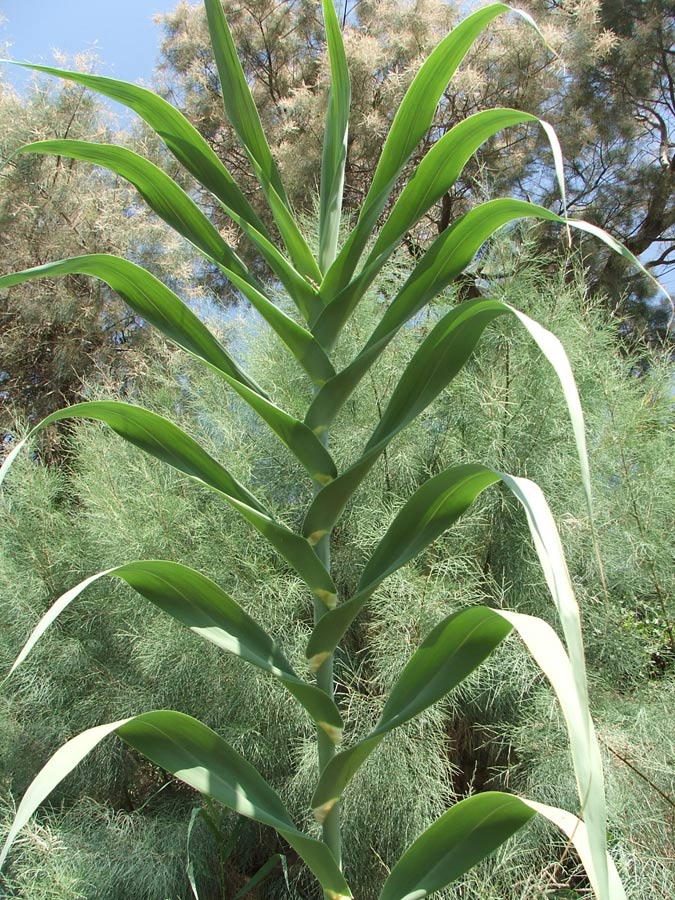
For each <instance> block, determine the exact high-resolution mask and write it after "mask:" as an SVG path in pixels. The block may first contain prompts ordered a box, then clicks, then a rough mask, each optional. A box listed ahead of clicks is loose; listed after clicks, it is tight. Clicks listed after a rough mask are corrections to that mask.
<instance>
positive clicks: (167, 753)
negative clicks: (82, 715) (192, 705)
mask: <svg viewBox="0 0 675 900" xmlns="http://www.w3.org/2000/svg"><path fill="white" fill-rule="evenodd" d="M112 732H116V733H117V734H118V735H119V736H120V737H121V738H122V739H123V740H124V741H126V743H127V744H129V745H130V746H131V747H133V748H134V749H135V750H137V751H138V752H139V753H142V754H143V755H144V756H146V757H147V758H148V759H150V760H151V761H152V762H154V763H155V764H156V765H158V766H161V767H162V768H163V769H166V770H167V771H168V772H170V773H171V774H172V775H174V776H175V777H176V778H178V779H179V780H180V781H183V782H184V783H185V784H188V785H189V786H190V787H192V788H194V789H195V790H197V791H199V792H200V793H202V794H205V795H206V796H207V797H211V798H212V799H213V800H216V801H217V802H219V803H222V804H223V805H224V806H227V807H228V808H229V809H232V810H234V811H235V812H238V813H240V814H241V815H243V816H247V817H248V818H250V819H255V820H256V821H258V822H261V823H262V824H264V825H270V826H271V827H272V828H274V829H275V830H276V831H277V832H278V833H279V834H280V835H281V836H282V837H283V838H284V839H285V840H287V841H288V843H289V844H290V845H291V846H292V847H293V848H294V849H295V850H296V851H297V853H298V854H299V856H300V857H301V858H302V859H303V860H304V861H305V862H306V863H307V865H308V866H309V868H310V869H311V871H312V872H313V873H314V875H315V876H316V878H317V879H318V880H319V882H320V883H321V885H322V887H323V888H324V890H326V891H327V892H328V895H329V896H330V897H334V898H349V897H351V896H352V895H351V891H350V890H349V887H348V886H347V883H346V882H345V880H344V877H343V876H342V873H341V872H340V870H339V868H338V866H337V864H336V863H335V860H334V858H333V856H332V854H331V852H330V850H329V849H328V847H327V846H326V845H325V844H324V843H322V842H321V841H317V840H315V839H314V838H310V837H309V836H308V835H306V834H304V833H303V832H301V831H299V830H298V829H297V827H296V826H295V823H294V822H293V820H292V819H291V817H290V814H289V813H288V810H287V809H286V807H285V806H284V804H283V803H282V801H281V799H280V798H279V796H278V794H277V793H276V792H275V791H274V790H272V788H271V787H270V786H269V785H268V784H267V782H266V781H265V780H264V779H263V778H262V776H261V775H260V774H259V772H258V771H257V770H256V769H255V768H254V767H253V766H252V765H251V764H250V763H248V762H247V761H246V760H245V759H244V758H243V756H241V755H240V754H239V753H237V752H236V750H234V749H233V748H232V747H231V746H230V745H229V744H228V743H227V742H226V741H224V740H223V739H222V738H221V737H219V735H217V734H216V733H215V732H214V731H212V730H211V729H210V728H207V726H206V725H203V724H202V723H201V722H199V721H197V720H196V719H193V718H192V717H191V716H186V715H184V714H183V713H179V712H173V711H171V710H155V711H153V712H148V713H143V714H141V715H139V716H134V717H132V718H129V719H122V720H120V721H118V722H111V723H109V724H106V725H99V726H97V727H96V728H90V729H89V730H88V731H84V732H82V734H79V735H77V737H74V738H72V739H71V740H70V741H68V743H66V744H64V746H63V747H61V748H60V749H59V750H57V751H56V753H55V754H54V755H53V756H52V757H51V759H50V760H49V761H48V762H47V764H46V765H45V766H44V767H43V769H42V770H41V771H40V772H39V774H38V775H37V777H36V778H35V779H34V780H33V782H32V783H31V784H30V786H29V788H28V790H27V791H26V793H25V794H24V797H23V800H22V801H21V804H20V806H19V809H18V810H17V814H16V817H15V819H14V822H13V824H12V827H11V829H10V832H9V835H8V837H7V840H6V841H5V845H4V847H3V850H2V853H1V854H0V866H1V865H2V863H3V862H4V860H5V857H6V855H7V853H8V851H9V848H10V847H11V845H12V843H13V842H14V840H15V839H16V837H17V835H18V833H19V832H20V831H21V829H22V828H23V827H24V825H26V823H27V822H28V820H29V819H30V817H31V816H32V815H33V813H34V812H35V811H36V810H37V808H38V807H39V806H40V804H41V803H42V802H43V801H44V800H45V799H46V798H47V797H48V796H49V794H50V793H51V792H52V791H53V790H54V788H55V787H56V786H57V785H58V784H59V783H60V782H61V781H62V780H63V779H64V778H65V777H66V775H68V774H69V773H70V772H72V770H73V769H74V768H75V767H76V766H77V765H78V763H80V762H81V761H82V760H83V759H84V757H85V756H86V755H87V754H88V753H90V752H91V751H92V750H93V749H94V747H96V746H97V745H98V744H99V743H100V742H101V741H102V740H103V739H104V738H105V737H107V736H108V735H109V734H111V733H112Z"/></svg>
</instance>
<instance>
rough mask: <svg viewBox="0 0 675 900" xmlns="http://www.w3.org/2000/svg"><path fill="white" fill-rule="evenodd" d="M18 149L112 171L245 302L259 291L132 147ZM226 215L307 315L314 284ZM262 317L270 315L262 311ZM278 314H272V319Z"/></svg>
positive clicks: (193, 209)
mask: <svg viewBox="0 0 675 900" xmlns="http://www.w3.org/2000/svg"><path fill="white" fill-rule="evenodd" d="M19 152H20V153H42V154H52V155H58V156H66V157H68V158H70V159H77V160H81V161H83V162H88V163H93V164H94V165H98V166H103V167H104V168H106V169H109V170H110V171H111V172H115V174H117V175H120V176H121V177H122V178H125V179H126V180H127V181H129V182H130V183H131V184H133V185H134V187H135V188H136V189H137V190H138V192H139V194H140V195H141V197H142V198H143V199H144V200H145V202H146V203H147V204H148V206H149V207H150V209H152V210H153V211H154V212H155V213H157V215H158V216H159V217H160V218H161V219H162V220H163V221H164V222H166V223H167V225H169V226H170V227H171V228H173V229H174V230H175V231H176V232H178V234H180V235H182V236H183V237H184V238H185V239H186V240H188V241H190V243H191V244H192V245H193V246H194V247H196V248H197V250H199V251H200V252H201V253H203V254H204V255H205V256H206V257H207V259H209V260H211V262H214V263H215V264H216V265H218V266H219V267H220V268H221V269H222V271H223V272H224V273H225V275H227V276H228V278H230V280H231V281H232V282H233V283H234V284H235V285H236V287H238V288H239V289H240V290H241V291H242V293H243V294H244V295H245V296H246V297H247V298H248V299H249V300H251V302H254V297H256V296H257V295H259V294H260V295H264V294H265V291H264V288H263V287H262V285H261V284H260V282H259V281H258V279H257V278H255V277H254V276H253V275H252V274H251V273H250V272H249V271H248V269H247V268H246V266H245V265H244V263H243V262H242V261H241V260H240V259H239V257H238V256H237V255H236V253H235V252H234V251H233V250H232V248H231V247H230V246H229V245H228V244H227V243H226V241H224V240H223V239H222V237H221V236H220V233H219V232H218V231H217V229H216V228H214V226H213V225H212V224H211V222H210V221H209V220H208V218H207V217H206V216H205V215H204V213H203V212H202V211H201V210H200V209H199V207H198V206H197V204H196V203H195V202H194V200H192V198H191V197H190V196H189V195H188V194H187V193H186V192H185V191H184V190H183V189H182V188H181V187H179V185H177V184H176V182H175V181H174V180H173V179H172V178H171V177H170V176H169V175H167V174H166V172H164V171H163V170H162V169H160V168H159V167H158V166H156V165H155V164H154V163H151V162H150V161H149V160H147V159H144V158H143V157H142V156H139V154H138V153H135V152H134V151H132V150H128V149H127V148H126V147H118V146H116V145H114V144H97V143H92V142H90V141H74V140H54V141H37V142H36V143H33V144H26V145H24V146H23V147H21V148H20V151H19ZM230 217H231V218H232V219H233V221H235V222H236V223H237V224H238V225H240V227H241V228H242V230H243V231H244V232H245V233H246V234H247V235H248V237H249V238H250V239H251V240H252V241H253V242H254V243H255V245H256V247H257V248H258V250H259V251H260V253H261V255H262V256H263V258H264V259H265V261H266V262H267V264H268V265H269V266H270V268H271V269H272V271H273V272H274V273H275V274H276V275H277V277H278V278H279V280H280V281H281V283H282V284H283V285H284V287H285V288H286V290H287V292H288V294H289V296H290V297H292V298H293V300H294V301H295V302H296V304H297V306H298V308H299V309H300V311H301V312H302V313H303V315H304V316H305V317H306V318H307V317H309V316H311V315H313V314H314V313H315V312H316V307H317V304H318V303H319V300H318V298H317V294H316V290H315V289H314V288H313V287H312V286H311V285H310V284H309V283H308V282H307V281H306V280H305V279H304V278H303V277H302V276H301V275H300V274H299V273H298V272H297V271H296V270H295V269H294V268H293V266H291V265H290V263H289V262H288V261H287V260H286V259H285V258H284V256H283V255H282V254H281V253H280V252H279V251H278V250H277V248H276V247H275V246H274V244H273V243H272V242H271V241H270V240H268V239H267V238H266V237H265V236H264V235H263V234H261V233H260V232H259V231H257V230H256V229H255V228H254V227H253V226H252V225H250V224H249V223H247V222H246V221H245V220H244V219H243V218H242V217H241V216H239V215H237V214H236V213H234V212H230ZM251 295H253V296H251ZM265 318H266V319H267V320H268V321H270V320H269V318H268V316H265ZM278 318H279V315H278V314H277V316H276V319H277V320H278ZM270 324H271V325H272V326H273V327H274V325H275V322H274V321H271V322H270Z"/></svg>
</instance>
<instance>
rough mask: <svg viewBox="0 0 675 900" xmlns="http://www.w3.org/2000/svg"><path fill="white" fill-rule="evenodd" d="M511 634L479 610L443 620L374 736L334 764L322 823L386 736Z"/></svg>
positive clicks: (320, 808)
mask: <svg viewBox="0 0 675 900" xmlns="http://www.w3.org/2000/svg"><path fill="white" fill-rule="evenodd" d="M510 631H511V625H510V624H508V623H507V622H506V621H505V620H504V619H501V618H500V617H499V616H497V615H496V614H495V613H494V612H493V611H492V610H491V609H486V608H485V607H481V606H476V607H473V608H472V609H465V610H461V611H460V612H456V613H453V614H452V615H450V616H448V617H447V618H445V619H443V621H442V622H440V623H439V624H438V625H437V626H436V627H435V628H434V629H433V630H432V631H431V632H430V634H429V635H427V637H426V638H425V639H424V641H423V642H422V644H421V645H420V646H419V647H418V648H417V650H416V651H415V653H413V655H412V657H411V658H410V660H409V661H408V663H407V665H406V667H405V668H404V670H403V672H402V673H401V675H400V676H399V678H398V680H397V681H396V683H395V685H394V687H393V688H392V691H391V693H390V695H389V697H388V699H387V702H386V704H385V706H384V709H383V710H382V715H381V716H380V718H379V721H378V723H377V725H376V726H375V728H374V729H373V731H371V732H370V734H368V735H367V736H366V737H365V738H363V739H362V740H360V741H359V742H358V743H356V744H354V745H353V746H352V747H349V748H348V749H347V750H343V751H342V752H341V753H338V754H337V756H334V757H333V759H331V760H330V762H329V763H328V765H327V766H326V768H325V769H324V770H323V771H322V773H321V777H320V779H319V783H318V785H317V787H316V790H315V791H314V796H313V797H312V808H313V810H314V815H315V816H316V818H317V819H318V820H319V821H323V819H324V818H325V817H326V815H327V814H328V813H329V812H330V810H331V809H332V808H333V806H334V805H335V804H336V803H337V801H338V800H339V799H340V797H341V795H342V793H343V791H344V789H345V788H346V787H347V785H348V784H349V782H350V781H351V779H352V778H353V777H354V775H355V774H356V772H357V771H358V769H359V768H360V767H361V765H363V763H364V762H365V760H366V759H367V758H368V757H369V756H370V754H371V753H372V752H373V751H374V750H375V748H376V747H377V746H378V744H379V743H380V742H381V741H382V739H383V738H384V736H385V735H386V734H388V732H390V731H392V730H393V729H394V728H398V726H399V725H403V724H405V722H409V721H410V719H412V718H413V717H414V716H416V715H417V714H418V713H420V712H422V711H423V710H425V709H427V708H428V707H429V706H431V705H432V704H434V703H436V702H437V701H438V700H440V699H442V698H443V697H444V696H445V695H446V694H448V693H449V692H450V691H451V690H452V689H453V688H454V687H456V686H457V685H458V684H459V683H460V682H461V681H462V680H463V679H464V678H466V676H467V675H469V674H470V673H471V672H473V671H474V669H476V668H477V667H478V666H479V665H480V664H481V663H482V662H483V660H485V659H486V658H487V657H488V656H489V655H490V653H491V652H492V651H493V650H494V648H495V647H496V646H498V644H499V643H501V641H502V640H503V639H504V638H505V637H506V636H507V634H508V633H509V632H510Z"/></svg>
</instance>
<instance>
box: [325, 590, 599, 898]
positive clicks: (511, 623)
mask: <svg viewBox="0 0 675 900" xmlns="http://www.w3.org/2000/svg"><path fill="white" fill-rule="evenodd" d="M511 628H514V629H515V630H516V631H517V632H518V633H519V635H520V637H521V638H522V640H523V642H524V643H525V645H526V647H527V649H528V650H529V652H530V654H531V655H532V657H533V658H534V660H535V662H536V663H537V664H538V665H539V667H540V668H541V670H542V672H543V673H544V674H545V675H546V677H547V678H548V680H549V682H550V683H551V686H552V687H553V689H554V691H555V694H556V696H557V698H558V702H559V703H560V707H561V709H562V712H563V716H564V718H565V724H566V727H567V732H568V735H569V739H570V745H571V748H572V759H573V763H574V771H575V774H576V778H577V787H578V793H579V799H580V805H581V808H582V809H583V810H585V811H586V812H585V815H586V816H588V815H589V802H592V798H593V795H597V793H598V791H599V792H600V793H602V790H603V789H602V784H603V774H602V761H601V758H600V753H599V748H598V743H597V740H596V737H595V732H594V729H593V724H592V721H591V718H590V713H589V710H588V705H587V700H586V698H585V692H581V693H580V690H579V685H578V682H577V679H576V678H575V675H574V673H573V671H572V666H571V664H570V660H569V657H568V656H567V653H566V652H565V649H564V647H563V645H562V643H561V641H560V638H559V637H558V636H557V634H556V633H555V632H554V631H553V629H552V628H551V626H550V625H549V624H548V623H546V622H544V621H543V620H541V619H538V618H535V617H533V616H527V615H522V614H519V613H512V612H508V611H505V610H499V609H488V608H486V607H472V608H470V609H465V610H461V611H459V612H456V613H452V614H451V615H450V616H447V617H446V618H445V619H443V621H442V622H440V623H439V624H438V625H437V626H436V627H435V628H434V629H433V630H432V631H431V633H430V634H429V635H428V637H427V638H426V639H425V640H424V641H423V643H422V644H421V645H420V647H419V648H418V649H417V650H416V651H415V653H414V654H413V655H412V657H411V658H410V661H409V662H408V664H407V665H406V667H405V668H404V670H403V672H402V673H401V675H400V676H399V678H398V680H397V682H396V683H395V685H394V687H393V689H392V691H391V694H390V696H389V699H388V700H387V703H386V705H385V707H384V709H383V711H382V715H381V716H380V719H379V721H378V723H377V725H376V726H375V728H374V729H373V731H372V732H371V733H370V734H369V735H367V736H366V737H365V738H364V739H363V740H361V741H359V742H358V743H357V744H355V745H354V746H353V747H350V748H348V749H347V750H343V751H342V752H341V753H339V754H338V755H337V756H335V757H334V758H333V759H332V760H331V761H330V762H329V763H328V765H327V766H326V767H325V769H324V770H323V772H322V773H321V778H320V780H319V783H318V785H317V788H316V791H315V793H314V797H313V798H312V806H313V807H314V812H315V815H316V816H317V818H319V820H321V819H322V818H323V817H324V816H325V815H326V814H327V813H328V812H329V811H330V809H332V807H333V806H334V805H335V803H336V802H337V801H338V799H339V798H340V796H341V794H342V792H343V791H344V789H345V787H346V786H347V784H348V783H349V781H350V780H351V779H352V778H353V777H354V774H355V773H356V771H357V770H358V768H359V767H360V766H361V765H362V764H363V762H364V761H365V760H366V759H367V758H368V756H369V755H370V754H371V753H372V752H373V750H374V749H375V748H376V747H377V746H378V744H379V743H380V742H381V741H382V739H383V737H384V736H385V734H387V733H388V732H389V731H391V730H392V729H394V728H396V727H398V726H399V725H403V724H404V723H405V722H407V721H409V720H410V719H411V718H412V717H413V716H415V715H417V714H418V713H419V712H421V711H422V710H424V709H426V708H427V707H429V706H430V705H431V704H432V703H436V702H437V701H438V700H440V699H441V698H442V697H444V696H445V695H446V694H447V693H448V692H449V691H450V690H452V689H453V688H454V687H456V686H457V685H458V684H459V683H460V682H461V681H462V680H463V679H464V678H466V676H467V675H469V674H470V673H471V672H472V671H473V670H474V669H475V668H476V667H477V666H478V665H479V664H480V663H481V662H482V661H483V660H484V659H486V658H487V656H488V655H489V654H490V653H491V652H492V650H493V649H494V648H495V647H496V646H497V645H498V644H499V643H500V642H501V640H503V639H504V638H505V637H506V636H507V634H508V633H509V631H510V630H511ZM573 818H574V817H573ZM588 824H589V826H590V832H588V833H589V834H590V837H589V840H588V852H587V853H586V854H585V856H584V865H585V866H586V869H587V871H588V874H589V879H590V881H591V883H592V884H593V886H594V889H595V891H596V894H597V896H598V897H602V898H605V897H607V898H610V897H612V896H613V895H611V894H607V893H606V883H605V881H604V880H603V879H605V878H606V876H607V872H606V850H605V845H606V838H605V831H604V818H603V819H602V820H601V821H600V822H598V821H597V820H593V817H592V816H590V817H589V820H588Z"/></svg>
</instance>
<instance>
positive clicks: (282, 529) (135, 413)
mask: <svg viewBox="0 0 675 900" xmlns="http://www.w3.org/2000/svg"><path fill="white" fill-rule="evenodd" d="M77 417H81V418H87V419H95V420H98V421H100V422H104V423H105V424H106V425H108V426H110V428H112V429H113V431H116V432H117V434H119V435H120V436H121V437H123V438H124V439H125V440H127V441H129V442H130V443H132V444H135V445H136V446H137V447H140V448H141V449H142V450H144V451H145V452H146V453H148V454H150V456H154V457H156V458H157V459H160V460H162V461H163V462H165V463H168V464H169V465H170V466H173V467H174V468H175V469H178V471H180V472H183V473H184V474H185V475H188V476H190V477H191V478H193V479H195V480H196V481H198V482H200V483H201V484H203V485H205V486H206V487H209V488H211V489H212V490H215V491H217V492H218V493H219V494H221V495H222V496H223V497H225V498H226V500H227V501H228V502H229V503H230V504H231V505H232V506H233V507H234V508H235V509H237V510H238V512H239V513H240V514H241V515H242V516H243V517H244V518H245V519H246V520H247V521H248V522H249V523H250V524H251V525H253V527H254V528H256V529H257V530H258V531H259V532H260V534H262V535H263V536H264V537H265V538H267V540H268V541H269V543H270V544H271V545H272V546H273V547H274V548H275V549H276V550H277V551H278V552H279V553H280V554H281V556H283V558H284V559H285V560H286V561H287V562H288V563H289V564H290V565H291V566H292V567H293V568H294V569H295V570H296V572H298V574H299V575H300V577H301V578H302V579H303V580H304V581H305V583H306V584H307V586H308V587H309V588H310V590H311V591H312V592H314V593H315V594H316V596H318V597H320V598H321V599H322V600H323V602H325V603H327V604H328V605H330V604H331V603H332V602H334V598H335V585H334V584H333V581H332V579H331V577H330V575H329V574H328V572H327V571H326V569H325V567H324V566H323V564H322V563H321V561H320V560H319V558H318V556H317V555H316V553H314V551H313V550H312V548H311V546H310V545H309V543H308V542H307V541H306V540H305V539H304V538H303V537H301V536H300V535H298V534H296V533H295V532H293V531H290V530H289V529H288V528H286V526H285V525H282V524H281V523H279V522H277V521H275V520H274V519H273V518H272V517H271V516H270V514H269V513H268V512H266V510H265V509H264V507H263V506H262V505H261V504H260V502H259V501H258V500H257V499H256V498H255V497H254V496H253V494H251V493H250V491H248V490H247V489H246V488H245V487H243V485H241V484H239V482H238V481H237V480H236V479H235V478H233V477H232V475H230V473H229V472H228V471H227V469H225V468H224V467H223V466H221V465H220V463H218V462H217V461H216V460H215V459H213V457H212V456H210V455H209V454H208V453H207V452H206V451H205V450H204V449H203V448H202V447H200V445H199V444H198V443H197V442H196V441H195V440H194V439H193V438H191V437H190V436H189V435H188V434H186V433H185V432H184V431H183V430H182V429H180V428H179V427H178V426H177V425H174V424H173V422H170V421H169V420H168V419H165V418H164V417H163V416H159V415H157V414H156V413H152V412H150V411H149V410H146V409H143V408H142V407H139V406H132V405H131V404H128V403H120V402H114V401H92V402H89V403H77V404H75V405H74V406H71V407H68V408H67V409H62V410H57V412H54V413H52V414H51V415H49V416H47V417H46V418H45V419H43V420H42V421H41V422H40V423H39V424H38V425H36V426H35V428H33V430H32V431H31V432H30V433H29V434H28V436H27V437H26V438H25V439H24V440H23V441H21V442H20V443H19V444H17V446H16V447H15V448H14V449H13V450H12V452H11V453H10V454H9V455H8V457H7V458H6V459H5V461H4V463H3V464H2V467H1V468H0V483H2V480H3V478H4V477H5V475H6V473H7V470H8V469H9V467H10V466H11V464H12V462H13V460H14V459H15V457H16V455H17V454H18V453H19V452H20V450H21V448H22V447H23V445H24V444H25V443H26V441H29V440H30V439H31V438H32V437H33V436H34V435H35V434H37V433H38V432H39V431H40V430H41V429H43V428H44V427H45V426H47V425H50V424H52V423H54V422H58V421H60V420H62V419H67V418H77Z"/></svg>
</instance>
